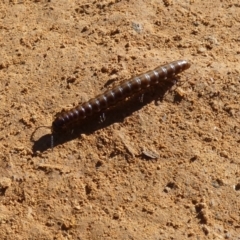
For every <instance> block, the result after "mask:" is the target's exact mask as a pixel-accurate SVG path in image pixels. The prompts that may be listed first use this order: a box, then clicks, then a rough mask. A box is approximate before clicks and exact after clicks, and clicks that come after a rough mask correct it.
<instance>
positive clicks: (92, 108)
mask: <svg viewBox="0 0 240 240" xmlns="http://www.w3.org/2000/svg"><path fill="white" fill-rule="evenodd" d="M189 67H190V63H189V62H188V61H186V60H178V61H174V62H171V63H169V64H166V65H163V66H160V67H157V68H155V69H154V70H151V71H149V72H146V73H144V74H141V75H139V76H137V77H133V78H131V79H130V80H127V81H125V82H123V83H121V84H120V85H119V86H116V87H114V88H113V89H111V90H107V91H106V92H104V93H102V94H100V95H98V96H96V97H95V98H92V99H90V100H89V101H87V102H84V103H82V104H80V105H78V106H77V107H75V108H73V109H71V110H69V111H65V112H62V113H59V114H58V115H57V117H56V118H55V120H54V121H53V123H52V132H53V133H59V132H62V131H64V130H65V129H68V128H69V126H72V125H74V123H77V122H80V121H81V120H83V119H86V118H87V117H88V116H91V115H93V114H94V113H97V112H100V111H102V110H104V109H108V108H109V107H112V106H114V105H115V104H117V103H118V102H120V101H122V100H124V99H126V98H128V97H131V96H133V95H134V94H135V93H138V92H140V91H142V90H144V89H147V88H148V87H150V86H154V85H157V84H159V83H160V82H162V81H167V80H169V79H171V78H172V77H173V76H175V75H176V74H178V73H181V72H182V71H184V70H186V69H188V68H189Z"/></svg>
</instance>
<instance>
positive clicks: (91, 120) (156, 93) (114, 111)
mask: <svg viewBox="0 0 240 240" xmlns="http://www.w3.org/2000/svg"><path fill="white" fill-rule="evenodd" d="M173 85H174V84H173V83H172V82H171V81H169V82H163V85H162V86H157V87H156V88H155V89H157V90H155V89H153V88H152V87H151V88H149V89H148V90H147V91H144V98H143V102H140V100H139V98H140V96H142V94H143V92H139V93H137V94H135V95H134V96H133V97H131V98H130V99H127V100H125V101H122V102H120V103H119V104H117V105H116V106H114V107H111V108H110V109H108V110H106V111H104V114H105V116H106V118H105V120H104V121H103V122H101V123H99V119H100V116H101V114H102V113H101V112H99V113H97V114H95V115H93V116H92V117H88V118H87V119H85V120H83V121H81V123H80V124H79V126H74V127H73V128H72V129H71V130H69V131H66V132H64V133H58V134H53V138H54V147H56V146H58V145H62V144H63V143H65V142H68V141H71V140H73V139H76V138H79V136H80V135H81V134H83V133H84V134H87V135H90V134H92V133H93V132H95V131H97V130H99V129H103V128H105V127H108V126H110V125H112V124H113V123H116V122H123V120H124V119H125V118H126V117H128V116H130V115H131V114H132V113H134V112H136V111H138V110H140V109H141V108H142V107H143V106H145V105H147V104H149V103H150V102H152V101H153V100H155V102H156V101H162V100H163V97H164V95H165V93H166V92H167V91H168V90H169V89H171V87H172V86H173ZM158 87H159V88H158ZM35 131H36V130H35ZM35 131H34V132H35ZM34 132H33V134H34ZM33 134H32V135H33ZM32 141H33V140H32ZM33 142H34V143H33V147H32V150H33V154H36V152H37V151H38V152H44V151H46V150H48V149H51V134H46V135H44V136H42V137H40V138H39V139H38V140H36V141H33Z"/></svg>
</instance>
